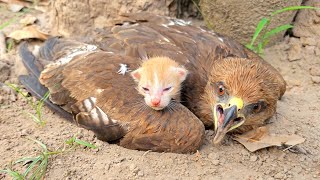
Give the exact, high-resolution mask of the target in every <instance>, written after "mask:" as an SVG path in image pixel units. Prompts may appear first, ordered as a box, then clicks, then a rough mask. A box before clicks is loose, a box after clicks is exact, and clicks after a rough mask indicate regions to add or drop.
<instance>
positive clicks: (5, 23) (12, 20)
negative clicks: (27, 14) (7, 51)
mask: <svg viewBox="0 0 320 180" xmlns="http://www.w3.org/2000/svg"><path fill="white" fill-rule="evenodd" d="M16 20H17V17H14V18H11V19H9V20H8V21H6V22H4V23H2V24H0V30H2V29H4V28H5V27H7V26H9V25H10V24H12V23H14V22H15V21H16Z"/></svg>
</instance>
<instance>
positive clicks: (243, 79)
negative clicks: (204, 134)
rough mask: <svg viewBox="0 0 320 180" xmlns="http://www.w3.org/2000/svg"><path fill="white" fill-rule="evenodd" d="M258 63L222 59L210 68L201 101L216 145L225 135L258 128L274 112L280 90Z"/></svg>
mask: <svg viewBox="0 0 320 180" xmlns="http://www.w3.org/2000/svg"><path fill="white" fill-rule="evenodd" d="M266 66H267V64H266V63H265V62H262V61H260V60H251V59H244V58H226V59H221V60H217V61H216V62H215V64H214V65H213V69H212V71H211V74H210V76H208V82H207V85H206V87H205V91H204V94H203V96H202V100H204V101H206V104H207V105H209V106H207V107H208V108H210V110H209V109H208V111H209V112H210V114H211V116H212V119H213V124H214V130H215V136H214V140H213V142H214V143H219V142H220V141H221V140H222V139H223V137H224V136H225V134H226V133H227V132H229V131H232V130H235V129H237V130H238V131H240V132H241V131H242V132H243V131H246V129H248V128H249V129H250V127H251V128H252V127H255V126H259V125H262V124H263V123H264V121H265V120H266V119H268V118H270V117H271V116H272V115H273V114H274V113H275V110H276V103H277V100H278V98H280V97H281V96H282V92H281V87H280V85H279V82H278V81H277V79H276V78H275V75H274V74H273V72H271V71H270V68H267V67H266Z"/></svg>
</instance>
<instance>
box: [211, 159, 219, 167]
mask: <svg viewBox="0 0 320 180" xmlns="http://www.w3.org/2000/svg"><path fill="white" fill-rule="evenodd" d="M219 163H220V161H219V160H213V161H212V164H213V165H215V166H217V165H219Z"/></svg>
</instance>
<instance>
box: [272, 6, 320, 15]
mask: <svg viewBox="0 0 320 180" xmlns="http://www.w3.org/2000/svg"><path fill="white" fill-rule="evenodd" d="M300 9H320V8H316V7H312V6H289V7H285V8H283V9H280V10H277V11H274V12H273V13H272V14H271V16H274V15H277V14H280V13H283V12H286V11H295V10H300Z"/></svg>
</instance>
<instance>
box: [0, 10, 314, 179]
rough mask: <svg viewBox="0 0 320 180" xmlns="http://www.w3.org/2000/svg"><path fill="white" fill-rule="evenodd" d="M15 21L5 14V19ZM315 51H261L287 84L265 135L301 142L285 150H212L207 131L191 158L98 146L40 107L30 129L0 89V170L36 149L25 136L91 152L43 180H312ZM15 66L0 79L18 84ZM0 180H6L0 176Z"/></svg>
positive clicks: (6, 60)
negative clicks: (70, 142)
mask: <svg viewBox="0 0 320 180" xmlns="http://www.w3.org/2000/svg"><path fill="white" fill-rule="evenodd" d="M0 5H1V4H0ZM9 15H10V13H8V14H6V17H8V16H9ZM14 15H15V14H13V13H11V17H12V16H14ZM2 18H3V16H1V17H0V19H1V22H3V21H2V20H3V19H2ZM305 19H307V17H305ZM4 20H7V19H4ZM306 33H307V32H306ZM309 37H314V36H313V35H312V36H309ZM319 48H320V47H319V45H318V43H315V42H313V41H312V39H309V40H307V39H304V38H302V37H301V38H296V37H290V38H289V37H287V38H286V39H285V41H284V42H281V43H279V44H277V45H275V46H273V47H270V48H268V49H266V50H265V56H264V58H265V59H266V61H268V62H270V63H271V64H272V65H273V66H274V67H276V68H277V69H278V70H279V71H280V73H281V74H282V75H283V76H284V78H285V80H286V81H287V83H288V90H287V92H286V93H285V95H284V97H283V98H282V99H281V100H280V101H279V102H278V108H277V113H276V115H275V116H274V117H272V118H271V119H270V124H269V125H268V127H269V129H270V131H271V132H272V133H278V134H297V135H299V136H302V137H304V138H305V139H306V142H305V143H303V144H301V145H299V146H296V147H291V148H289V149H287V150H285V149H283V148H277V147H271V148H266V149H262V150H259V151H257V152H255V153H250V152H249V151H248V150H246V149H245V148H244V147H243V146H242V145H241V144H239V143H237V142H236V141H234V140H233V139H232V136H231V135H230V136H228V137H227V138H226V139H225V140H224V142H223V143H222V144H221V145H213V144H212V143H211V142H212V139H213V137H212V136H213V131H212V130H207V131H206V136H205V141H204V144H203V145H202V146H201V148H200V149H199V152H198V153H195V154H174V153H156V152H144V151H135V150H129V149H125V148H122V147H120V146H117V145H116V144H109V143H107V142H102V141H100V140H98V139H97V138H96V137H95V136H94V134H93V133H92V132H90V131H88V130H85V129H83V128H80V127H77V126H76V125H74V124H70V123H68V122H66V121H65V120H64V119H62V118H60V117H59V116H58V115H56V114H55V113H53V112H52V111H50V110H49V109H47V108H44V109H43V111H42V114H43V116H44V117H43V118H44V119H45V120H46V122H47V124H46V125H45V126H44V127H39V126H37V125H36V124H35V123H34V122H33V121H32V119H31V117H30V116H29V115H28V113H34V112H35V110H34V109H32V108H31V106H30V105H29V104H28V103H27V101H26V99H24V98H22V97H21V96H20V95H17V94H16V93H14V91H12V90H11V89H10V88H8V87H7V86H5V85H3V84H1V86H0V97H1V98H2V100H0V114H1V116H0V129H1V135H0V146H1V147H2V148H0V154H1V155H2V158H1V159H0V169H5V168H7V167H8V165H9V164H10V162H12V161H14V160H16V159H18V158H21V157H29V156H33V155H35V154H36V151H38V150H39V149H41V148H40V147H38V146H37V145H35V144H34V143H33V142H32V141H30V140H27V139H26V138H27V137H28V138H33V139H37V140H40V141H41V142H43V143H44V144H46V145H47V147H48V148H49V149H50V150H54V149H57V148H59V147H61V144H63V143H64V141H65V140H67V139H68V138H70V137H72V136H73V135H74V134H78V137H79V138H80V139H81V140H85V141H88V142H90V143H93V144H95V145H96V146H98V149H89V148H83V147H78V148H76V149H74V151H70V152H68V153H64V154H62V155H58V156H53V157H51V158H50V159H49V166H48V170H47V172H46V176H45V178H46V179H101V178H102V179H105V178H108V179H150V178H155V179H177V178H181V179H183V178H187V179H270V180H271V179H319V178H320V165H319V164H320V147H319V146H320V144H319V143H318V141H319V140H318V137H319V136H320V124H319V123H318V118H319V117H320V107H319V105H318V104H319V102H320V91H319V83H320V82H319V81H318V80H317V78H319V77H320V72H319V69H320V65H319V62H320V60H319V59H320V58H319V56H320V54H319ZM18 60H19V59H18V56H17V54H16V53H15V51H13V52H11V53H9V54H7V55H6V56H3V57H1V58H0V65H1V64H2V66H1V67H3V68H4V69H6V70H8V69H9V70H10V71H9V76H2V75H3V74H4V75H6V74H7V71H3V72H2V71H1V78H3V79H5V81H6V82H11V83H18V82H17V75H19V74H20V73H21V72H20V70H23V68H21V67H20V66H18V64H17V62H18ZM1 83H3V82H2V81H1ZM11 96H14V97H15V98H11ZM293 152H295V153H293ZM23 168H25V167H23ZM23 168H22V170H23ZM18 169H19V168H18ZM20 169H21V167H20ZM2 178H3V179H10V177H9V176H8V175H5V174H0V179H2Z"/></svg>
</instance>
